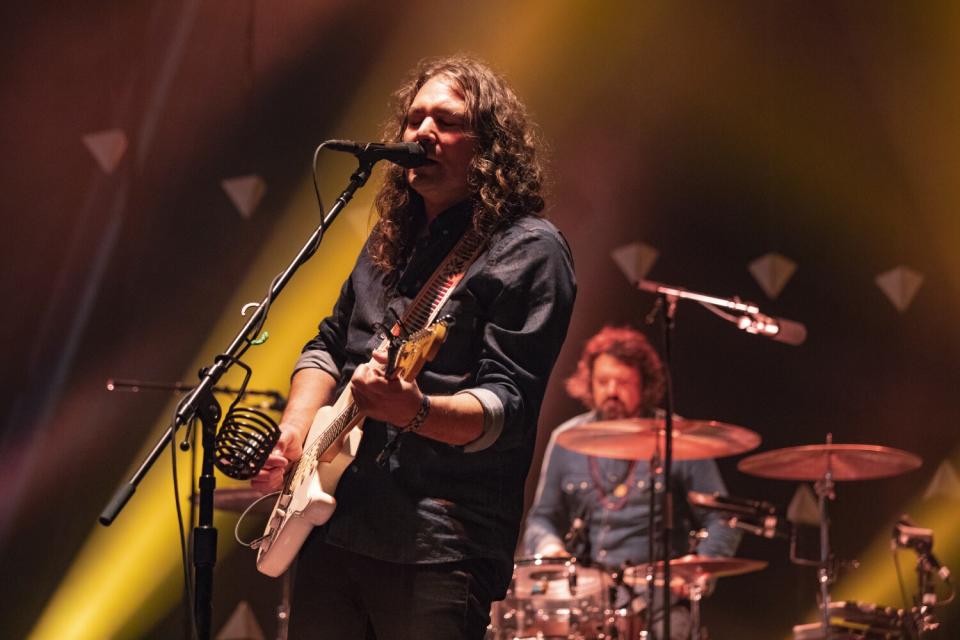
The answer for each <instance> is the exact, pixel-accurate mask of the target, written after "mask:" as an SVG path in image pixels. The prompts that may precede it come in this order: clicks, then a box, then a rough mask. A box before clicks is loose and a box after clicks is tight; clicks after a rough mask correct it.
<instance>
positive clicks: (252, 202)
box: [220, 174, 267, 219]
mask: <svg viewBox="0 0 960 640" xmlns="http://www.w3.org/2000/svg"><path fill="white" fill-rule="evenodd" d="M220 186H221V187H223V190H224V191H225V192H226V194H227V196H228V197H229V198H230V201H231V202H233V206H235V207H236V208H237V211H239V212H240V215H241V216H243V217H244V218H245V219H249V218H250V216H252V215H253V212H254V211H255V210H256V208H257V205H259V204H260V200H261V199H262V198H263V196H264V194H265V193H266V192H267V183H266V182H264V181H263V178H261V177H260V176H258V175H256V174H251V175H249V176H237V177H236V178H227V179H225V180H222V181H221V182H220Z"/></svg>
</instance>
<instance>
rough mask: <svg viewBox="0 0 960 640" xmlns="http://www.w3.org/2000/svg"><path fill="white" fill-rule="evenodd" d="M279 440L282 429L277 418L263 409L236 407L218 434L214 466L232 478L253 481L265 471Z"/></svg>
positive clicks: (224, 420) (215, 444)
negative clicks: (253, 478) (275, 419)
mask: <svg viewBox="0 0 960 640" xmlns="http://www.w3.org/2000/svg"><path fill="white" fill-rule="evenodd" d="M278 440H280V428H279V427H278V426H277V423H276V422H275V421H274V420H273V418H271V417H270V416H269V415H267V414H266V413H264V412H263V411H260V410H259V409H254V408H252V407H236V408H234V409H232V410H231V411H230V413H228V414H227V416H226V417H225V418H224V419H223V424H222V425H221V426H220V430H219V431H217V436H216V438H215V439H214V460H213V463H214V465H215V466H216V467H217V469H219V470H220V471H221V473H223V475H225V476H227V477H229V478H234V479H235V480H249V479H250V478H252V477H253V476H255V475H257V473H258V472H259V471H260V469H261V468H262V467H263V465H264V463H265V462H266V461H267V458H268V457H269V456H270V452H271V451H273V448H274V447H275V446H276V445H277V441H278Z"/></svg>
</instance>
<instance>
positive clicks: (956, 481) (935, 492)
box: [923, 460, 960, 500]
mask: <svg viewBox="0 0 960 640" xmlns="http://www.w3.org/2000/svg"><path fill="white" fill-rule="evenodd" d="M941 497H942V498H949V499H951V500H960V476H958V475H957V470H956V469H954V468H953V465H952V464H950V461H949V460H944V461H943V462H941V463H940V466H939V467H937V472H936V473H934V474H933V479H932V480H931V481H930V484H929V485H927V490H926V491H924V492H923V499H924V500H930V499H931V498H941Z"/></svg>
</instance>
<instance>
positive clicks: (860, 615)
mask: <svg viewBox="0 0 960 640" xmlns="http://www.w3.org/2000/svg"><path fill="white" fill-rule="evenodd" d="M829 620H830V623H829V626H828V631H827V633H826V634H825V633H824V632H823V627H822V625H821V623H820V622H813V623H810V624H799V625H795V626H794V627H793V638H794V640H821V639H823V638H829V640H848V639H849V640H898V639H900V638H907V637H909V636H907V635H905V634H904V622H905V617H904V612H903V610H901V609H894V608H892V607H882V606H879V605H875V604H871V603H867V602H842V601H841V602H831V603H830V605H829Z"/></svg>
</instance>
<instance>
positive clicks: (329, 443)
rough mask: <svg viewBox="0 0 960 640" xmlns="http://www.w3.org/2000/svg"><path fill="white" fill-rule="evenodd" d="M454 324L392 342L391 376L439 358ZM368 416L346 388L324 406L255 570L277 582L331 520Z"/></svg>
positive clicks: (407, 375) (411, 372)
mask: <svg viewBox="0 0 960 640" xmlns="http://www.w3.org/2000/svg"><path fill="white" fill-rule="evenodd" d="M451 323H452V319H451V318H449V317H447V318H443V319H440V320H438V321H436V322H434V323H433V324H431V325H430V326H428V327H426V328H425V329H422V330H420V331H417V332H415V333H413V334H411V335H409V336H408V337H407V338H405V339H402V340H401V339H396V338H394V339H392V340H391V343H390V346H389V348H388V349H387V363H386V366H385V373H386V375H387V377H390V378H393V379H397V378H402V379H403V380H407V381H412V380H413V379H414V378H416V377H417V375H418V374H419V373H420V370H421V369H423V366H424V365H425V364H426V363H427V362H429V361H430V360H433V358H434V357H436V355H437V352H438V351H439V350H440V346H441V345H442V344H443V342H444V340H446V337H447V329H448V327H449V325H450V324H451ZM364 418H365V416H364V415H363V413H361V412H360V410H359V408H358V407H357V405H356V403H355V402H354V401H353V394H352V393H351V392H350V387H349V386H347V387H346V388H345V389H344V390H343V392H342V393H341V394H340V396H339V397H338V398H337V401H336V402H334V403H333V404H332V405H330V406H326V407H322V408H321V409H320V410H319V411H318V412H317V414H316V416H315V417H314V418H313V423H312V424H311V425H310V430H309V431H308V432H307V437H306V439H305V441H304V446H303V455H302V456H301V457H300V459H299V460H297V461H296V462H294V463H293V466H292V467H291V468H290V470H289V471H288V472H287V476H286V478H285V480H284V486H283V489H282V490H281V492H280V497H279V498H277V502H276V505H275V506H274V508H273V512H272V513H271V514H270V519H269V520H268V521H267V526H266V529H265V530H264V533H263V536H262V537H261V538H260V539H259V540H258V541H257V542H256V543H255V545H256V547H257V569H258V570H259V571H260V572H261V573H264V574H266V575H268V576H272V577H274V578H275V577H277V576H279V575H281V574H282V573H283V572H284V571H286V570H287V567H289V566H290V563H291V562H292V561H293V559H294V558H295V557H296V555H297V553H298V552H299V551H300V547H301V546H303V543H304V541H306V539H307V536H308V535H310V531H311V530H312V529H313V528H314V527H317V526H320V525H322V524H323V523H325V522H326V521H327V520H329V519H330V516H332V515H333V511H334V509H336V507H337V501H336V499H334V497H333V494H334V492H335V491H336V489H337V483H338V482H339V481H340V477H341V476H342V475H343V472H344V470H345V469H346V468H347V465H349V464H350V462H351V461H353V456H351V455H350V454H349V453H348V452H346V451H344V450H343V449H344V443H345V441H346V440H347V437H348V436H349V435H350V432H351V431H352V430H353V429H354V428H355V427H358V426H360V425H361V424H362V422H363V420H364Z"/></svg>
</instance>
